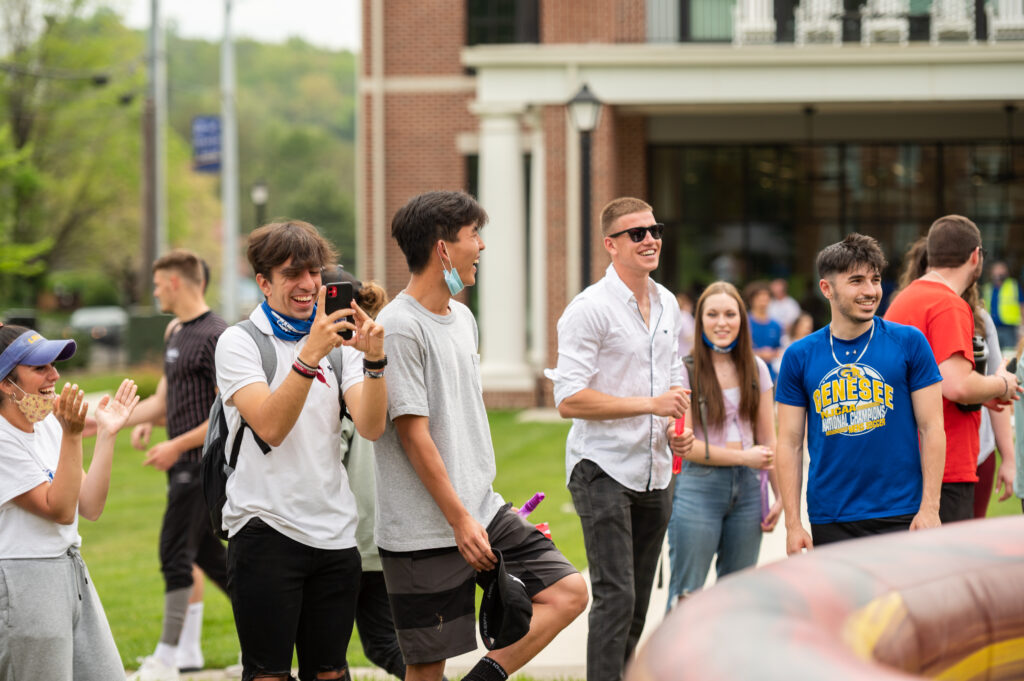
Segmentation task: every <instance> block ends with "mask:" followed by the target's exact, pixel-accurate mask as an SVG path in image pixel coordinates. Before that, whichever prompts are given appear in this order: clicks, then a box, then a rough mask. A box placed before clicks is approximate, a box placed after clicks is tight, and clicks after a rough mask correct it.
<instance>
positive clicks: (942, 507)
mask: <svg viewBox="0 0 1024 681" xmlns="http://www.w3.org/2000/svg"><path fill="white" fill-rule="evenodd" d="M976 486H977V483H974V482H944V483H942V493H941V495H940V496H939V520H941V521H942V524H943V525H945V524H946V523H952V522H956V521H958V520H971V519H972V518H974V488H975V487H976Z"/></svg>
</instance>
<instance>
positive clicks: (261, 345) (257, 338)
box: [228, 319, 277, 468]
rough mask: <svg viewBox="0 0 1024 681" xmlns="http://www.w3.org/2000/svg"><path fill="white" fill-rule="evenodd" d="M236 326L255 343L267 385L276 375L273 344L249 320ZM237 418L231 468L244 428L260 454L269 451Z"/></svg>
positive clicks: (254, 432) (253, 431)
mask: <svg viewBox="0 0 1024 681" xmlns="http://www.w3.org/2000/svg"><path fill="white" fill-rule="evenodd" d="M237 326H239V327H241V329H242V330H243V331H245V332H246V333H247V334H249V337H250V338H252V339H253V341H254V342H255V343H256V348H257V349H258V350H259V351H260V363H261V364H262V365H263V374H264V375H265V376H266V377H267V383H268V384H269V383H270V382H271V381H272V380H274V374H275V373H277V352H275V351H274V344H273V343H271V342H270V339H269V338H267V335H266V334H265V333H263V332H262V331H260V330H259V329H257V328H256V325H255V324H253V323H252V320H251V319H243V320H242V321H240V322H238V324H237ZM238 417H239V418H240V419H241V420H242V425H240V426H239V427H238V432H237V433H236V434H235V441H234V442H232V443H231V457H230V458H229V459H228V465H229V466H231V468H234V467H235V466H236V465H237V464H238V452H239V451H240V450H241V447H242V435H244V434H245V429H246V428H248V429H249V432H250V433H252V437H253V440H255V441H256V445H257V446H258V447H259V448H260V451H261V452H263V453H264V454H269V453H270V449H271V447H270V445H268V444H267V443H266V442H264V440H263V438H261V437H260V436H259V435H257V434H256V431H255V430H253V428H252V426H250V425H249V424H248V422H246V420H245V419H244V418H242V415H241V414H239V415H238Z"/></svg>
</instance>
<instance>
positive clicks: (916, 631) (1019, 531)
mask: <svg viewBox="0 0 1024 681" xmlns="http://www.w3.org/2000/svg"><path fill="white" fill-rule="evenodd" d="M780 529H781V528H780ZM920 678H930V679H944V680H948V681H953V680H956V681H1010V680H1011V679H1012V680H1017V681H1021V680H1024V516H1017V517H1010V518H999V519H989V520H974V521H969V522H962V523H957V524H953V525H949V526H946V527H942V528H940V529H935V530H928V531H924V532H909V533H903V532H901V533H897V534H888V535H883V536H879V537H871V538H867V539H859V540H854V541H848V542H843V543H840V544H833V545H830V546H827V547H823V548H821V549H816V550H814V551H811V552H809V553H807V554H805V555H801V556H793V557H790V558H789V559H786V560H782V561H779V562H776V563H772V564H769V565H766V566H764V567H761V568H758V569H753V570H747V571H744V572H741V573H737V574H735V575H733V576H731V577H727V578H725V579H723V580H722V581H721V582H719V583H718V584H716V585H715V586H713V587H711V588H709V589H708V590H706V591H704V592H701V593H699V594H696V595H694V596H692V597H691V598H689V599H687V600H686V602H685V603H683V604H682V605H681V606H680V607H677V608H676V609H675V610H674V611H673V612H672V613H671V614H670V615H669V616H668V617H667V618H666V619H665V621H664V622H663V623H662V624H661V626H660V627H659V628H658V629H657V631H655V632H654V634H653V635H652V636H651V637H650V639H649V640H648V641H647V643H646V644H645V645H644V646H643V648H642V649H641V650H640V653H639V655H638V656H637V659H636V661H635V662H634V663H633V665H632V666H631V667H630V669H629V671H628V673H627V681H688V680H693V681H760V680H769V679H771V680H778V681H804V680H806V681H811V680H813V681H890V680H892V681H895V680H896V679H901V680H903V681H906V680H907V679H920Z"/></svg>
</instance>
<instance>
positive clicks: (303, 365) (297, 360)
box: [295, 357, 317, 374]
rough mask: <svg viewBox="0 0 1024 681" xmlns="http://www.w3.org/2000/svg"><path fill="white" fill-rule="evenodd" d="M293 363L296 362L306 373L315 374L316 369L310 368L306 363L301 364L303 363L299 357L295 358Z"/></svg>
mask: <svg viewBox="0 0 1024 681" xmlns="http://www.w3.org/2000/svg"><path fill="white" fill-rule="evenodd" d="M295 361H296V362H298V363H299V364H300V365H301V366H302V368H303V369H305V370H306V371H312V372H313V373H314V374H315V373H316V370H317V367H315V366H311V365H309V364H306V363H305V362H303V361H302V359H301V358H299V357H296V358H295Z"/></svg>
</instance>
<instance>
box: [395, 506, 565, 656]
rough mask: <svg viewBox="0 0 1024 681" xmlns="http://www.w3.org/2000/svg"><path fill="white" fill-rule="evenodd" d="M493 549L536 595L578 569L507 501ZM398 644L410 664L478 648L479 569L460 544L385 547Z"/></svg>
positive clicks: (494, 529)
mask: <svg viewBox="0 0 1024 681" xmlns="http://www.w3.org/2000/svg"><path fill="white" fill-rule="evenodd" d="M487 537H488V539H489V541H490V542H491V547H492V548H495V549H498V550H500V551H501V554H502V557H503V558H504V561H505V569H506V570H508V573H509V574H510V575H513V576H515V577H518V578H519V579H521V580H522V581H523V583H524V584H525V585H526V591H527V593H529V594H530V596H531V597H533V596H536V595H537V594H538V593H540V592H541V591H543V590H544V589H546V588H547V587H549V586H551V585H552V584H554V583H555V582H557V581H559V580H560V579H562V578H564V577H568V576H569V575H573V574H576V572H577V570H576V568H574V567H573V566H572V563H570V562H569V561H568V560H566V558H565V556H563V555H562V554H561V552H559V550H558V549H557V548H555V545H554V543H552V541H551V540H550V539H548V538H547V537H545V536H544V535H543V534H541V533H540V531H539V530H537V528H536V527H534V526H533V525H532V524H531V523H530V522H528V521H527V520H525V519H523V518H521V517H519V515H518V514H516V513H514V512H512V510H511V504H507V505H506V506H505V507H504V508H502V509H501V510H500V511H498V513H497V514H496V515H495V516H494V519H493V520H491V522H490V524H489V525H488V526H487ZM380 557H381V563H382V566H383V569H384V579H385V581H386V582H387V587H388V597H389V598H390V600H391V612H392V615H393V616H394V620H395V630H396V631H397V633H398V644H399V646H400V647H401V648H402V655H403V657H405V662H406V664H428V663H431V662H440V661H441V660H447V659H448V658H450V657H455V656H456V655H461V654H462V653H465V652H469V651H471V650H475V649H476V613H475V588H476V577H477V572H476V570H474V569H473V568H472V567H471V566H470V565H469V563H467V562H466V560H465V558H463V557H462V554H460V553H459V550H458V548H456V547H454V546H450V547H444V548H439V549H426V550H423V551H401V552H397V551H385V550H384V549H380Z"/></svg>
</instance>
